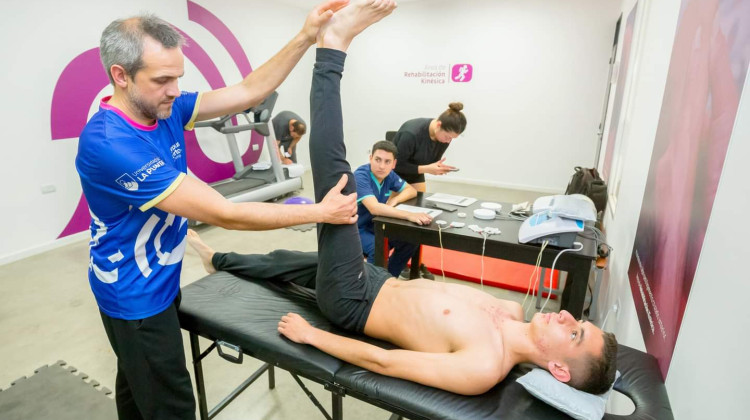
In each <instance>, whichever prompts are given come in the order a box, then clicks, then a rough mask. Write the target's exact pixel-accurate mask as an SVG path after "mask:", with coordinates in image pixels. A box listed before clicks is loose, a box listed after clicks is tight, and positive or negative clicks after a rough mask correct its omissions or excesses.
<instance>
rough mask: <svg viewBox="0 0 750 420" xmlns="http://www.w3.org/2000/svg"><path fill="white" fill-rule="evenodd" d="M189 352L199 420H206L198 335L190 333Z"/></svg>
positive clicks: (206, 411) (206, 409) (204, 389)
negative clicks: (191, 360)
mask: <svg viewBox="0 0 750 420" xmlns="http://www.w3.org/2000/svg"><path fill="white" fill-rule="evenodd" d="M190 350H191V353H193V373H194V374H195V388H196V389H195V391H196V393H197V394H198V410H199V412H200V416H201V420H208V419H209V417H208V407H207V406H206V386H205V384H204V382H203V365H202V364H201V358H200V354H201V348H200V343H199V342H198V335H196V334H194V333H190Z"/></svg>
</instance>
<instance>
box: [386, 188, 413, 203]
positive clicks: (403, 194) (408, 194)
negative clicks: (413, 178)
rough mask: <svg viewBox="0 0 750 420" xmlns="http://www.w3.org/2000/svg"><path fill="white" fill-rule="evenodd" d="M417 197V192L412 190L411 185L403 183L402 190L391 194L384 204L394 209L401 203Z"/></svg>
mask: <svg viewBox="0 0 750 420" xmlns="http://www.w3.org/2000/svg"><path fill="white" fill-rule="evenodd" d="M416 196H417V190H416V189H414V187H412V186H411V185H409V184H407V183H405V182H404V188H403V189H402V190H401V191H398V192H394V193H393V194H391V196H390V197H389V198H388V201H387V202H386V203H385V204H387V205H389V206H391V207H396V206H397V205H399V204H401V203H403V202H404V201H409V200H411V199H412V198H414V197H416Z"/></svg>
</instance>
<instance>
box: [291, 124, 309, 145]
mask: <svg viewBox="0 0 750 420" xmlns="http://www.w3.org/2000/svg"><path fill="white" fill-rule="evenodd" d="M305 133H307V127H306V126H305V123H303V122H302V121H299V120H289V135H291V136H292V139H294V140H299V139H301V138H302V136H304V135H305Z"/></svg>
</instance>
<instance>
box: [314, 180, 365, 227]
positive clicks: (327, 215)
mask: <svg viewBox="0 0 750 420" xmlns="http://www.w3.org/2000/svg"><path fill="white" fill-rule="evenodd" d="M347 180H348V178H347V176H346V175H342V176H341V179H340V180H339V182H338V184H336V185H334V186H333V188H331V189H330V190H329V191H328V194H326V196H325V197H323V201H321V202H320V206H321V207H322V222H323V223H330V224H334V225H347V224H352V223H356V222H357V217H358V216H357V193H356V192H353V193H351V194H349V195H343V194H341V190H343V189H344V187H345V186H346V182H347Z"/></svg>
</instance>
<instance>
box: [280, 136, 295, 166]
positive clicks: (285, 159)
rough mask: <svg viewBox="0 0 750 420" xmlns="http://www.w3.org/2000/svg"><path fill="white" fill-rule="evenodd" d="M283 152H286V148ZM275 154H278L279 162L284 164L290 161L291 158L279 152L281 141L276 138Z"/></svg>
mask: <svg viewBox="0 0 750 420" xmlns="http://www.w3.org/2000/svg"><path fill="white" fill-rule="evenodd" d="M284 152H286V150H285V151H284ZM276 154H277V155H278V156H279V161H281V163H283V164H285V165H288V164H290V163H292V160H291V159H289V158H288V157H286V156H284V155H282V154H281V142H280V141H278V140H276ZM290 155H291V154H290Z"/></svg>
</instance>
